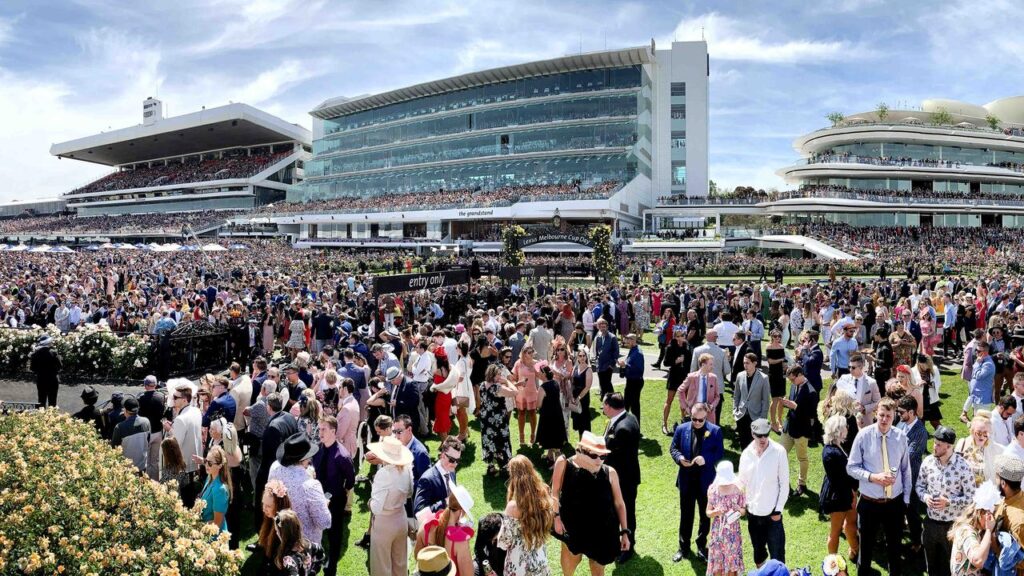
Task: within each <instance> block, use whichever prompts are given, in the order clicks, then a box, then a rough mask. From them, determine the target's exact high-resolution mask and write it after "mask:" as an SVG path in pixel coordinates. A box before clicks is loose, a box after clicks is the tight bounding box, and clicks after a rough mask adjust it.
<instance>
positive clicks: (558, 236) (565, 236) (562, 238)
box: [519, 232, 594, 248]
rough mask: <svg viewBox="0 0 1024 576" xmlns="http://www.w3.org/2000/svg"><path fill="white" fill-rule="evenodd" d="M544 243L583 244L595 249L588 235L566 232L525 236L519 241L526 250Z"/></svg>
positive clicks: (520, 245)
mask: <svg viewBox="0 0 1024 576" xmlns="http://www.w3.org/2000/svg"><path fill="white" fill-rule="evenodd" d="M543 242H571V243H574V244H582V245H583V246H587V247H590V248H593V247H594V243H593V242H591V241H590V238H589V237H588V236H587V235H586V234H573V233H571V232H570V233H566V232H545V233H543V234H531V235H529V236H523V237H522V238H520V239H519V247H520V248H525V247H527V246H532V245H534V244H541V243H543Z"/></svg>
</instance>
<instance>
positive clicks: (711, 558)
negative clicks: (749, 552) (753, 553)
mask: <svg viewBox="0 0 1024 576" xmlns="http://www.w3.org/2000/svg"><path fill="white" fill-rule="evenodd" d="M715 468H716V470H715V473H716V475H715V481H714V482H713V483H712V484H711V486H709V487H708V518H710V519H711V538H710V539H709V540H708V571H707V573H708V574H715V575H735V574H742V573H743V572H744V569H743V533H742V531H741V530H740V522H739V517H740V516H742V515H743V513H744V510H745V507H746V505H747V498H746V495H745V494H744V493H743V488H741V487H740V482H739V479H738V478H737V477H736V474H735V472H734V471H733V468H732V462H729V461H728V460H722V461H721V462H719V463H718V466H716V467H715ZM737 514H738V515H737Z"/></svg>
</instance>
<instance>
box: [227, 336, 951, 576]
mask: <svg viewBox="0 0 1024 576" xmlns="http://www.w3.org/2000/svg"><path fill="white" fill-rule="evenodd" d="M652 352H653V348H645V349H644V353H645V356H646V359H647V362H648V363H650V362H652V361H653V359H654V358H656V352H654V354H655V356H652V355H651V354H652ZM942 381H943V386H942V390H941V397H942V401H943V405H942V413H943V423H944V424H946V425H948V426H952V427H953V428H954V429H955V430H956V431H957V435H958V437H959V436H962V435H964V434H966V432H967V428H966V426H965V425H963V424H961V423H960V421H959V419H958V416H959V406H961V405H962V404H963V401H964V399H965V398H966V385H965V384H964V382H963V381H961V380H960V378H959V376H957V375H955V374H953V373H952V372H948V373H947V372H946V371H944V372H943V379H942ZM664 399H665V384H664V380H663V379H650V380H647V382H646V384H645V386H644V390H643V393H642V407H641V415H642V418H641V427H642V430H643V435H644V440H643V441H642V442H641V444H640V450H641V458H640V465H641V468H642V474H643V484H642V485H641V486H640V490H639V496H638V499H637V506H636V508H637V545H636V552H637V556H636V557H635V558H634V559H633V560H631V561H630V562H628V563H626V564H624V565H622V566H615V565H611V566H609V567H608V568H609V569H608V573H609V574H618V575H623V576H624V575H631V576H632V575H638V576H661V575H663V574H693V573H696V574H704V573H705V566H704V564H703V563H701V562H698V561H696V560H692V559H691V560H683V561H682V562H681V563H680V564H678V565H676V564H673V563H672V561H671V559H672V555H673V554H674V553H675V551H676V548H677V530H678V521H679V520H678V519H679V497H678V492H677V491H676V488H675V478H676V470H677V467H676V465H675V463H674V462H673V461H672V459H671V457H670V456H669V455H668V447H669V442H670V438H668V437H666V436H664V435H662V434H661V431H660V427H661V408H662V404H663V402H664ZM725 402H726V406H731V397H727V398H725ZM598 404H599V402H597V401H596V383H595V397H594V399H592V401H591V406H592V407H596V406H597V405H598ZM592 409H593V415H594V419H593V429H594V430H595V432H600V431H603V430H604V427H605V425H606V423H607V420H606V418H605V417H604V416H603V415H602V414H601V413H600V412H599V411H598V410H597V409H596V408H592ZM673 414H674V415H676V416H677V415H678V409H677V408H673ZM722 418H723V421H724V422H723V426H724V428H725V430H726V441H725V442H726V453H725V457H726V458H727V459H729V460H731V461H732V462H733V463H734V464H738V462H739V453H738V452H736V451H735V450H734V449H733V447H732V439H733V433H732V427H733V421H732V416H731V414H730V411H729V410H725V409H723V411H722ZM515 426H516V423H515V422H514V421H513V422H512V427H513V430H514V429H515ZM471 428H474V431H473V434H472V436H473V437H474V438H476V439H477V440H478V439H479V434H478V431H477V430H476V429H475V425H474V424H472V423H471ZM928 431H929V433H930V432H931V427H930V426H929V427H928ZM512 438H513V452H514V453H522V454H526V455H528V456H529V457H530V458H531V459H532V460H533V461H534V464H535V465H537V468H538V470H540V472H541V474H542V475H543V476H544V479H545V480H546V481H550V472H549V471H548V470H547V469H546V467H545V466H544V465H543V464H542V463H541V460H540V457H541V455H542V454H541V450H540V449H539V448H537V449H530V448H520V447H519V445H518V434H516V433H515V432H514V431H513V434H512ZM576 439H577V436H576V435H575V433H574V434H573V436H572V438H571V440H572V441H575V440H576ZM773 439H776V440H777V439H778V437H777V436H774V435H773ZM425 443H426V445H427V447H428V448H429V449H430V451H431V454H432V455H436V454H437V447H438V439H437V438H436V437H431V438H428V439H427V440H426V442H425ZM478 451H479V442H475V443H471V444H470V445H469V446H467V448H466V450H465V451H464V452H463V458H462V461H463V465H462V466H461V467H460V468H459V470H458V475H459V481H460V482H461V483H463V484H464V485H465V486H466V487H467V488H468V489H469V490H470V492H472V494H473V497H474V498H475V500H476V507H475V508H474V510H473V512H474V515H475V516H476V517H477V518H480V517H481V516H483V515H484V514H486V513H488V512H491V511H501V510H503V509H504V506H505V490H506V487H505V482H504V479H498V478H493V477H488V476H486V475H485V474H484V471H485V466H484V465H483V463H482V462H481V460H480V455H479V453H478ZM810 463H811V466H810V475H809V481H808V488H809V489H810V490H811V492H810V493H809V494H807V495H805V496H803V497H801V498H791V499H790V501H789V504H788V505H787V506H786V510H785V513H784V523H785V528H786V556H787V564H788V565H789V566H791V567H804V566H809V567H811V569H812V570H813V573H815V574H820V568H821V559H822V558H823V557H824V555H825V553H826V548H825V538H826V536H827V535H828V524H827V523H826V521H825V519H824V518H823V517H821V516H820V515H819V513H818V490H819V489H820V487H821V481H822V468H821V447H820V446H819V447H812V448H811V450H810ZM365 471H366V467H365V466H364V467H363V472H365ZM797 471H798V465H797V461H796V452H795V451H793V453H792V454H790V476H791V478H792V482H793V484H794V486H795V483H796V476H797ZM369 492H370V490H369V484H362V485H360V486H359V487H358V488H357V489H356V494H357V502H356V505H355V508H354V513H353V515H352V516H351V518H349V519H347V527H346V532H345V535H344V537H343V546H346V548H345V549H344V550H343V555H342V559H341V561H340V563H339V564H340V565H339V571H338V573H339V574H344V575H353V574H366V573H367V571H368V569H367V553H366V552H365V551H364V550H362V549H360V548H357V547H355V546H353V545H352V543H353V542H355V541H356V540H358V539H359V538H360V537H361V535H362V534H363V532H364V531H365V530H366V528H367V524H368V521H369V512H368V509H367V500H368V498H369ZM246 516H249V515H248V514H246ZM695 524H696V522H695ZM743 524H744V525H743V539H744V557H745V562H746V566H747V569H748V570H749V569H752V568H753V567H754V566H753V561H752V557H751V549H750V545H749V542H748V539H747V532H746V522H745V521H744V522H743ZM694 530H695V532H696V526H694ZM694 536H696V534H695V535H694ZM243 538H245V540H246V542H251V541H253V540H254V538H255V537H254V535H253V534H252V528H251V526H243ZM559 547H560V544H559V543H558V541H556V540H554V539H551V540H550V541H549V543H548V548H547V552H548V558H549V561H550V566H551V571H552V574H561V570H560V569H559V563H558V555H559V550H560V548H559ZM846 549H847V548H846V544H845V542H844V543H841V544H840V553H843V554H845V552H846ZM257 567H258V559H257V558H250V559H249V561H247V563H246V566H245V568H244V570H243V573H244V574H257V571H256V569H257ZM876 567H877V566H876ZM878 568H880V569H881V567H878ZM906 568H911V571H910V572H911V573H913V571H914V570H917V568H916V567H907V566H906V565H905V569H906ZM854 572H856V569H855V568H853V569H851V574H852V573H854ZM882 572H883V573H885V571H884V569H883V570H882ZM588 573H589V569H588V568H587V565H586V562H584V563H583V564H581V565H580V567H579V569H578V570H577V574H588Z"/></svg>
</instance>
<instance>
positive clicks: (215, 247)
mask: <svg viewBox="0 0 1024 576" xmlns="http://www.w3.org/2000/svg"><path fill="white" fill-rule="evenodd" d="M202 251H203V252H226V251H227V248H225V247H223V246H221V245H220V244H207V245H206V246H203V247H202Z"/></svg>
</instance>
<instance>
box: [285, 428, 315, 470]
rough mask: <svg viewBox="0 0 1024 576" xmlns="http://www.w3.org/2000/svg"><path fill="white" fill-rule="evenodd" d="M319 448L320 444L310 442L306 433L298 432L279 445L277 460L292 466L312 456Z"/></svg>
mask: <svg viewBox="0 0 1024 576" xmlns="http://www.w3.org/2000/svg"><path fill="white" fill-rule="evenodd" d="M319 450H320V446H318V445H315V444H313V443H312V442H310V441H309V438H306V435H305V433H303V432H296V433H295V434H292V435H291V436H289V437H288V438H287V439H286V440H285V441H284V442H283V443H282V444H281V446H280V447H278V449H277V461H278V462H280V463H281V466H292V465H294V464H298V463H299V462H302V461H303V460H308V459H310V458H312V457H313V455H314V454H316V453H317V452H318V451H319Z"/></svg>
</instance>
